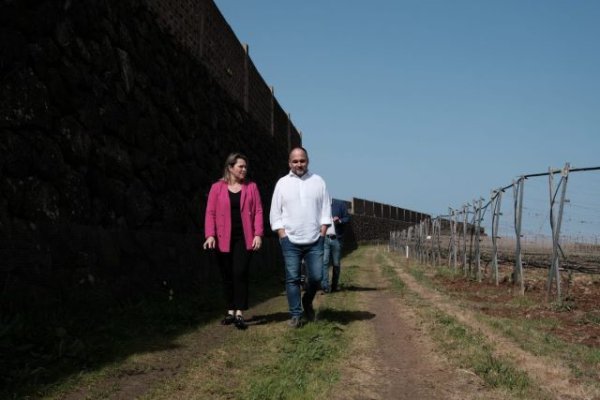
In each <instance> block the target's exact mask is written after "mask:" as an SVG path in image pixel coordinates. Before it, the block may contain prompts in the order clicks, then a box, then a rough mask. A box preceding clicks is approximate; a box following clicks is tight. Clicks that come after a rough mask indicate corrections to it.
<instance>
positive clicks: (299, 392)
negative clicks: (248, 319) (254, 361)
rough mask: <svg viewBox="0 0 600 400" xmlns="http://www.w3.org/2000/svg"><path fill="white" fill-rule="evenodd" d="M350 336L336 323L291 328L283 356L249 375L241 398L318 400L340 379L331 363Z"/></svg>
mask: <svg viewBox="0 0 600 400" xmlns="http://www.w3.org/2000/svg"><path fill="white" fill-rule="evenodd" d="M346 341H347V338H346V337H344V335H343V331H342V330H340V329H338V328H337V327H336V324H334V323H328V322H318V323H314V324H308V325H306V326H304V327H303V328H302V329H296V330H293V331H288V332H287V333H286V334H285V335H284V338H283V340H282V341H281V342H280V344H279V346H278V347H279V350H278V352H277V353H278V355H279V357H277V358H275V359H273V360H271V361H270V362H269V363H268V365H263V366H262V367H260V368H258V369H257V370H256V372H255V374H254V375H253V376H249V377H248V379H249V382H250V384H249V387H248V389H247V391H246V392H245V393H244V394H243V396H242V397H241V398H243V399H249V400H250V399H252V400H261V399H314V398H318V397H319V395H320V394H322V392H323V386H330V385H332V384H333V383H334V382H336V381H337V379H338V378H339V375H338V372H337V371H336V370H334V371H331V363H332V362H333V361H334V360H335V359H336V358H337V357H339V356H340V352H341V351H342V349H344V348H345V342H346Z"/></svg>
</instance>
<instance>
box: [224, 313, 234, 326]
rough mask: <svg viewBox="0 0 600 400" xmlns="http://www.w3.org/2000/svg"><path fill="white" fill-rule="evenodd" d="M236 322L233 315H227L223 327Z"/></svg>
mask: <svg viewBox="0 0 600 400" xmlns="http://www.w3.org/2000/svg"><path fill="white" fill-rule="evenodd" d="M233 321H235V317H234V316H233V314H227V315H226V316H225V318H223V319H222V320H221V325H231V324H232V323H233Z"/></svg>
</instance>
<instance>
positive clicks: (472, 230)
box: [389, 163, 600, 302]
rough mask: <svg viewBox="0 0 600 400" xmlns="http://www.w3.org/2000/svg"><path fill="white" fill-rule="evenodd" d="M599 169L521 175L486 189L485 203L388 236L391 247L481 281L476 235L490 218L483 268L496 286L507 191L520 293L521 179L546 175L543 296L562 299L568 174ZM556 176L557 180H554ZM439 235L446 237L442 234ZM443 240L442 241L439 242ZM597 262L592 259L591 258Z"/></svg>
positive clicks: (583, 268) (599, 267) (586, 268)
mask: <svg viewBox="0 0 600 400" xmlns="http://www.w3.org/2000/svg"><path fill="white" fill-rule="evenodd" d="M598 170H600V167H589V168H571V166H570V164H569V163H566V164H565V166H564V167H563V168H561V169H552V168H549V169H548V172H543V173H536V174H528V175H522V176H520V177H518V178H517V179H515V180H513V182H512V183H511V184H510V185H507V186H504V187H501V188H498V189H494V190H492V191H491V195H490V199H489V200H488V201H487V202H486V203H485V204H484V199H483V198H479V199H476V200H473V201H472V202H471V203H468V204H464V205H463V206H462V209H453V208H450V209H449V213H448V215H441V216H438V217H435V218H427V219H424V220H422V221H421V222H420V223H418V224H416V225H413V226H411V227H408V228H407V229H404V230H402V231H393V232H390V242H389V245H390V248H391V249H393V250H395V251H400V252H402V253H404V254H405V256H406V257H407V258H409V257H410V258H414V259H416V260H417V261H418V262H419V263H422V264H431V265H433V266H442V265H443V264H446V265H447V266H448V267H450V268H452V269H454V270H457V271H458V270H459V268H460V269H462V272H463V275H464V277H466V278H472V279H476V280H477V281H478V282H481V281H482V279H483V269H482V248H481V236H482V233H483V230H482V221H483V220H484V217H485V215H486V213H490V214H491V249H490V251H489V253H491V254H488V255H489V257H488V260H487V261H488V265H490V267H491V279H492V280H493V281H494V282H495V284H496V285H498V284H499V279H500V278H499V272H498V267H499V263H500V258H499V246H498V238H500V236H499V221H500V217H501V215H502V212H501V207H502V199H503V195H504V194H505V193H506V191H507V190H509V189H512V194H513V204H512V206H513V209H514V210H513V211H514V219H513V221H512V224H513V228H514V232H515V245H514V266H513V270H512V274H511V277H512V278H511V279H512V282H513V283H514V284H517V285H519V288H520V294H521V295H523V294H524V293H525V279H524V270H523V257H522V250H523V247H522V242H521V238H522V237H523V234H522V222H523V199H524V189H525V181H526V180H527V179H530V178H534V177H542V176H547V177H548V186H549V190H548V193H549V208H548V215H549V223H550V228H551V239H552V252H551V258H550V260H549V268H548V277H547V281H546V297H547V299H548V300H550V299H551V297H552V292H553V289H554V293H555V296H556V297H555V299H556V300H557V301H559V302H560V301H561V299H562V292H561V277H560V270H561V258H562V259H564V252H563V249H562V247H561V225H562V221H563V212H564V205H565V202H566V201H567V200H566V193H567V183H568V179H569V174H571V173H575V172H584V171H598ZM555 176H559V179H558V181H557V182H556V181H555ZM443 233H445V234H444V235H443ZM442 237H444V239H445V240H444V241H443V240H442ZM596 262H597V260H596ZM568 268H571V269H576V270H579V271H582V272H591V273H600V265H596V266H595V267H594V265H587V266H586V265H583V266H582V265H571V266H567V268H565V269H568Z"/></svg>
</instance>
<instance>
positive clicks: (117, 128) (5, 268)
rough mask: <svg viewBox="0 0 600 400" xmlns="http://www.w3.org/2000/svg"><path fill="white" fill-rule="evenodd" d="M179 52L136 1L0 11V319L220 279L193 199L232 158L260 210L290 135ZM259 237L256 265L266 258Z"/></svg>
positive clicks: (282, 164) (200, 206)
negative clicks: (267, 124)
mask: <svg viewBox="0 0 600 400" xmlns="http://www.w3.org/2000/svg"><path fill="white" fill-rule="evenodd" d="M176 43H177V42H176V41H175V40H173V39H172V38H171V37H170V36H168V35H166V34H164V33H163V32H161V30H160V29H159V28H158V25H157V24H156V19H155V17H154V16H153V15H152V14H151V13H150V12H149V11H148V10H147V8H146V7H145V6H144V3H143V2H141V1H135V0H133V1H116V0H114V1H110V0H86V1H69V0H65V1H56V0H46V1H26V0H13V1H10V0H8V1H4V2H2V3H1V5H0V284H1V285H2V288H3V292H2V306H1V307H2V312H4V313H8V314H10V313H16V312H30V311H33V310H36V312H43V311H42V310H43V309H44V308H51V307H56V306H57V305H65V304H67V303H69V302H71V303H72V302H79V301H82V299H87V300H89V299H91V298H93V297H94V296H95V295H97V297H98V298H101V299H102V300H103V301H110V302H114V301H123V300H124V299H127V298H131V297H136V296H141V295H143V294H144V293H152V292H154V291H163V290H164V286H165V285H168V286H169V287H171V288H176V289H177V290H186V288H189V287H190V285H191V284H192V282H197V281H210V280H212V279H215V278H216V272H215V270H214V268H213V266H212V264H211V263H209V262H208V260H207V256H206V255H205V254H204V252H203V251H202V250H201V249H200V246H201V243H202V236H203V234H202V232H203V226H202V224H203V213H204V204H205V200H206V196H207V193H208V189H209V185H210V184H211V183H212V182H213V181H215V180H216V179H218V178H219V177H220V175H221V172H222V171H221V170H222V163H223V160H224V158H225V156H226V155H227V154H228V153H230V152H231V151H242V152H244V153H246V154H247V155H248V156H249V159H250V174H249V175H250V178H251V179H253V180H255V181H256V182H257V183H258V185H259V188H260V189H261V192H262V194H263V202H264V206H265V209H266V210H268V206H269V204H268V202H269V200H270V194H271V192H272V186H273V185H274V183H275V182H276V180H277V178H278V177H279V176H281V175H282V174H284V173H285V172H286V169H287V166H286V160H287V146H288V138H287V136H284V135H283V136H277V135H275V136H271V135H270V134H267V133H265V132H264V129H262V128H260V127H259V126H258V125H257V124H256V123H255V122H253V120H252V119H251V118H250V117H249V116H248V115H247V114H246V113H245V112H244V111H243V109H242V108H241V107H240V106H239V104H237V103H235V102H233V101H232V100H231V99H230V98H229V97H228V96H227V94H226V93H225V92H224V91H223V90H222V89H221V87H220V86H219V85H218V84H217V83H216V82H215V81H214V80H213V79H212V78H211V76H210V75H209V74H208V73H207V71H206V69H205V68H204V67H203V66H202V65H201V64H199V63H198V62H197V61H196V60H195V59H193V58H192V57H191V56H189V55H188V54H187V52H186V51H183V50H182V49H181V48H179V47H178V45H177V44H176ZM267 213H268V211H267ZM267 231H268V229H267ZM270 244H271V243H270V242H267V246H266V249H265V251H264V252H262V253H261V254H260V256H259V257H258V259H257V261H256V264H257V265H256V267H257V268H264V267H265V266H269V265H270V266H273V265H274V264H275V263H274V262H272V260H273V257H276V253H277V250H276V246H274V245H270ZM267 260H268V261H269V262H267ZM263 261H264V262H263ZM87 300H85V301H87ZM90 301H91V300H90Z"/></svg>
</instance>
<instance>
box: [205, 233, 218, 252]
mask: <svg viewBox="0 0 600 400" xmlns="http://www.w3.org/2000/svg"><path fill="white" fill-rule="evenodd" d="M215 244H216V241H215V238H214V237H213V236H209V237H207V238H206V241H204V244H203V245H202V248H203V249H204V250H206V249H214V248H215Z"/></svg>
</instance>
